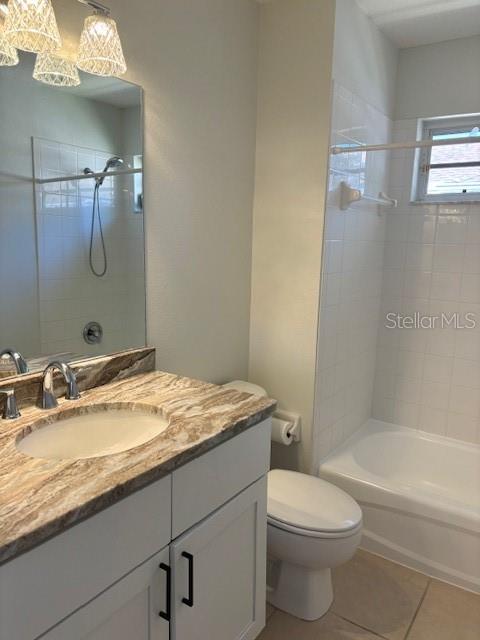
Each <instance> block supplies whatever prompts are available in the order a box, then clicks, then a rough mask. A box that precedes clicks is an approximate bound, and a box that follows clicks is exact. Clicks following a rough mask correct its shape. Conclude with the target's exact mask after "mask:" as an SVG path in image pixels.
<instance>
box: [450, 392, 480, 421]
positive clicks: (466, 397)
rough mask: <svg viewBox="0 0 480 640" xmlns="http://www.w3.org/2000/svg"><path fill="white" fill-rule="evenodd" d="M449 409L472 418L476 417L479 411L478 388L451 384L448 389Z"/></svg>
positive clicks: (479, 397)
mask: <svg viewBox="0 0 480 640" xmlns="http://www.w3.org/2000/svg"><path fill="white" fill-rule="evenodd" d="M449 409H450V411H451V412H453V413H460V414H463V415H466V416H470V417H472V418H478V417H479V412H480V394H479V393H478V389H473V388H469V387H461V386H457V385H456V384H453V385H452V387H451V389H450V403H449Z"/></svg>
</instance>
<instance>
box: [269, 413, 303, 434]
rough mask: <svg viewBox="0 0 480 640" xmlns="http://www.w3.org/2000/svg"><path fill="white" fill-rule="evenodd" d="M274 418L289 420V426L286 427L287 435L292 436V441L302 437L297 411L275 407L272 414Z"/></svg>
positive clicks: (300, 422)
mask: <svg viewBox="0 0 480 640" xmlns="http://www.w3.org/2000/svg"><path fill="white" fill-rule="evenodd" d="M273 416H274V417H275V418H278V419H279V420H285V421H286V422H289V423H290V424H291V426H290V427H289V428H288V435H289V436H290V437H291V438H292V441H293V442H300V441H301V439H302V421H301V417H300V416H299V415H298V413H292V412H290V411H284V410H283V409H277V410H276V411H275V413H274V414H273Z"/></svg>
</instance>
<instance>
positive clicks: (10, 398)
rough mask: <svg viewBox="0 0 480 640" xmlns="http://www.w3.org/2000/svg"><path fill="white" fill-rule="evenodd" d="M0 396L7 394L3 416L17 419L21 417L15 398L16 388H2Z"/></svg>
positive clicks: (8, 418)
mask: <svg viewBox="0 0 480 640" xmlns="http://www.w3.org/2000/svg"><path fill="white" fill-rule="evenodd" d="M0 396H5V405H4V408H3V415H2V418H3V419H4V420H15V418H20V411H19V410H18V407H17V401H16V399H15V389H0Z"/></svg>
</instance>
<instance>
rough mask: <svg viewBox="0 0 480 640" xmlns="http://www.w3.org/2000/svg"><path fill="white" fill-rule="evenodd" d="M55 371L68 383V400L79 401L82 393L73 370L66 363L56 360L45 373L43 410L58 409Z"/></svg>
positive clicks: (47, 367) (50, 363)
mask: <svg viewBox="0 0 480 640" xmlns="http://www.w3.org/2000/svg"><path fill="white" fill-rule="evenodd" d="M55 370H58V371H60V373H61V374H62V375H63V378H64V380H65V382H66V383H67V392H66V394H65V398H66V399H67V400H78V398H80V392H79V391H78V386H77V380H76V378H75V374H74V373H73V371H72V369H71V368H70V367H69V366H68V364H66V363H65V362H60V361H59V360H54V361H53V362H49V363H48V364H47V366H46V367H45V370H44V372H43V381H42V407H43V409H54V408H55V407H58V402H57V399H56V398H55V394H54V392H53V373H54V371H55Z"/></svg>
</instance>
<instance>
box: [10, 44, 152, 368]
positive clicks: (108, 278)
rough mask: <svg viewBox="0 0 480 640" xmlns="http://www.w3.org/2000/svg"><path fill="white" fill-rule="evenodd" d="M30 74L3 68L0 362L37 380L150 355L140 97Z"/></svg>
mask: <svg viewBox="0 0 480 640" xmlns="http://www.w3.org/2000/svg"><path fill="white" fill-rule="evenodd" d="M33 67H34V56H32V55H30V54H24V53H20V64H19V65H17V66H15V67H0V131H1V133H0V135H1V149H2V153H1V154H0V275H1V277H0V283H1V284H0V287H1V293H0V300H1V303H0V353H1V352H2V350H4V349H6V348H8V347H10V348H15V349H16V350H17V351H19V352H20V353H21V354H22V355H23V356H24V357H25V358H26V360H27V364H28V367H29V370H30V371H33V370H36V369H38V368H40V367H43V365H44V363H45V361H46V360H48V358H52V357H53V356H55V357H57V356H58V357H60V358H63V359H65V360H68V361H72V360H76V359H79V358H84V357H92V356H96V355H102V354H106V353H112V352H116V351H120V350H124V349H127V348H132V347H143V346H145V268H144V233H143V189H142V157H143V140H142V134H143V119H142V89H141V88H140V87H138V86H135V85H133V84H131V83H128V82H125V81H123V80H119V79H117V78H102V77H98V76H92V75H88V74H84V73H80V79H81V84H80V85H79V86H78V87H68V88H63V87H62V88H60V87H54V86H50V85H46V84H43V83H41V82H38V81H37V80H34V79H33V77H32V72H33ZM105 173H107V174H108V175H104V174H105ZM102 174H103V175H102ZM15 373H16V372H15V367H14V366H13V362H12V359H11V358H10V357H8V356H5V357H3V358H0V377H5V376H8V375H15Z"/></svg>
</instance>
